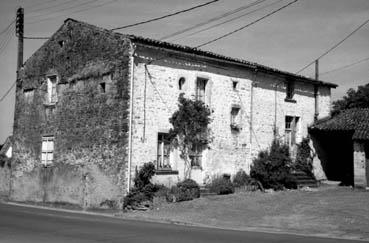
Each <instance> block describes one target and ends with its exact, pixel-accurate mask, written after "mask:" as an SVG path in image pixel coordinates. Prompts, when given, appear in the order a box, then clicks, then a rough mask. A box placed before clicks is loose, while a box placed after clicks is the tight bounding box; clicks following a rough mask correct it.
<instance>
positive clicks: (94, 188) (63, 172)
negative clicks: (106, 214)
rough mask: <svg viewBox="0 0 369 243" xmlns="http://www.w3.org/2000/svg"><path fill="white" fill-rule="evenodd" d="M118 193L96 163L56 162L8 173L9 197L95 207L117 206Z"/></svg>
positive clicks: (118, 189) (16, 199)
mask: <svg viewBox="0 0 369 243" xmlns="http://www.w3.org/2000/svg"><path fill="white" fill-rule="evenodd" d="M122 196H123V195H122V192H121V190H120V188H118V186H117V185H116V183H113V181H112V180H111V178H109V177H108V176H106V175H104V174H103V173H102V172H101V171H100V170H99V168H97V166H94V165H91V166H83V167H81V166H79V165H68V164H58V165H54V166H50V167H42V166H39V167H36V168H34V169H33V170H32V171H31V172H23V173H22V174H17V173H15V174H14V175H13V176H12V190H11V197H10V199H11V200H14V201H32V202H44V203H63V204H74V205H79V206H81V207H83V208H99V207H101V206H102V204H103V203H104V202H106V201H109V202H114V203H110V205H114V207H119V206H120V204H121V197H122Z"/></svg>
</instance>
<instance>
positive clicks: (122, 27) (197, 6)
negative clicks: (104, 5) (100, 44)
mask: <svg viewBox="0 0 369 243" xmlns="http://www.w3.org/2000/svg"><path fill="white" fill-rule="evenodd" d="M218 1H219V0H212V1H210V2H206V3H203V4H200V5H196V6H194V7H191V8H187V9H183V10H180V11H177V12H174V13H171V14H167V15H164V16H161V17H157V18H153V19H148V20H144V21H141V22H138V23H134V24H129V25H124V26H121V27H116V28H113V29H111V30H121V29H125V28H129V27H133V26H137V25H141V24H147V23H150V22H154V21H157V20H161V19H165V18H168V17H172V16H174V15H178V14H181V13H185V12H189V11H192V10H194V9H197V8H201V7H204V6H206V5H209V4H212V3H215V2H218Z"/></svg>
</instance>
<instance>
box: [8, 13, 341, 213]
mask: <svg viewBox="0 0 369 243" xmlns="http://www.w3.org/2000/svg"><path fill="white" fill-rule="evenodd" d="M19 77H20V78H19V80H17V85H16V87H17V88H16V109H15V118H14V132H13V136H14V148H13V157H14V161H15V166H14V167H13V169H12V170H13V173H12V180H11V193H10V194H11V197H12V199H13V200H33V201H47V202H56V201H58V202H68V203H74V204H79V205H82V206H83V207H98V206H103V205H105V204H109V203H112V202H118V203H119V201H120V199H121V198H122V196H123V195H124V194H125V193H126V191H127V190H128V189H129V188H130V187H131V186H132V180H133V177H134V175H135V171H136V170H137V169H138V168H139V167H140V166H141V165H142V164H143V163H145V162H150V161H151V162H155V165H156V167H157V171H156V175H155V176H154V179H153V180H154V181H155V182H158V183H163V184H166V185H171V184H174V183H176V182H177V181H179V180H182V179H183V173H184V165H183V161H181V159H180V156H179V153H178V151H175V150H172V149H170V148H169V142H168V140H167V134H168V131H169V129H170V128H171V125H170V123H169V117H170V116H171V115H172V114H173V113H174V112H175V111H176V110H177V100H178V96H179V94H180V93H184V94H185V96H186V97H189V98H194V99H201V100H202V101H204V102H205V104H206V105H208V106H209V107H210V109H211V110H213V113H212V119H213V122H212V123H211V125H210V129H211V131H212V134H213V141H212V143H211V144H210V148H209V149H206V150H204V151H201V152H195V153H193V155H192V156H191V159H192V165H193V167H192V172H191V175H192V178H193V179H194V180H196V181H197V182H198V183H200V184H203V183H205V182H206V181H207V180H209V179H210V178H211V177H212V176H214V175H217V174H224V173H226V174H230V175H233V174H235V173H236V172H237V171H238V170H239V169H241V168H242V169H244V170H245V171H249V168H250V164H251V162H252V158H254V157H255V156H257V154H258V152H259V151H260V150H262V149H266V148H268V146H269V145H270V143H271V141H272V139H273V138H274V137H279V138H280V139H284V140H285V141H286V143H288V144H289V145H290V146H291V148H292V149H293V148H294V145H295V144H296V143H298V142H299V141H301V139H302V138H303V137H305V136H307V127H308V125H310V124H312V123H313V121H314V117H317V118H322V117H326V116H328V115H329V111H330V93H331V88H335V87H336V85H335V84H331V83H326V82H322V81H317V80H313V79H311V78H307V77H303V76H298V75H295V74H292V73H288V72H284V71H280V70H277V69H273V68H269V67H266V66H263V65H259V64H256V63H251V62H248V61H244V60H240V59H236V58H231V57H226V56H222V55H218V54H215V53H212V52H208V51H203V50H200V49H196V48H191V47H186V46H181V45H176V44H171V43H167V42H161V41H156V40H153V39H147V38H143V37H138V36H134V35H124V34H120V33H115V32H112V31H109V30H106V29H102V28H98V27H96V26H92V25H89V24H86V23H82V22H79V21H76V20H72V19H67V20H66V21H65V23H64V24H63V25H62V26H61V27H60V29H59V30H58V31H57V32H56V33H55V34H53V36H52V37H51V38H50V39H49V40H48V41H46V42H45V44H44V45H43V46H42V47H41V48H40V49H39V50H37V51H36V52H35V53H34V54H33V55H32V56H31V57H30V58H29V59H28V60H27V61H26V62H25V64H24V67H23V69H22V70H21V72H20V75H19Z"/></svg>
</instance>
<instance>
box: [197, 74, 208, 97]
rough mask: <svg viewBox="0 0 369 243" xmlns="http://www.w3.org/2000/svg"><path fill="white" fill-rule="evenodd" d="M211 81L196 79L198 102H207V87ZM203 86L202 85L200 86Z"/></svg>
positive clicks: (201, 78)
mask: <svg viewBox="0 0 369 243" xmlns="http://www.w3.org/2000/svg"><path fill="white" fill-rule="evenodd" d="M208 81H209V79H207V78H203V77H197V78H196V100H199V101H202V102H204V103H205V102H206V85H207V83H208ZM200 84H201V85H200Z"/></svg>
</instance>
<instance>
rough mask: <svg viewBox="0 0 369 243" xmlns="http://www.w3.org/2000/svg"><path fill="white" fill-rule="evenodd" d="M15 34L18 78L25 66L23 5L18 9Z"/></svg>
mask: <svg viewBox="0 0 369 243" xmlns="http://www.w3.org/2000/svg"><path fill="white" fill-rule="evenodd" d="M15 34H16V36H17V37H18V56H17V79H18V77H19V70H20V69H21V68H22V66H23V45H24V43H23V37H24V9H23V8H22V7H19V8H18V9H17V17H16V22H15Z"/></svg>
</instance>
